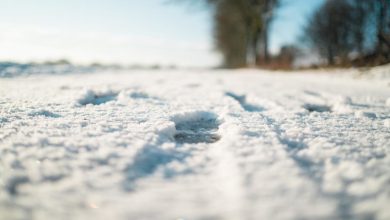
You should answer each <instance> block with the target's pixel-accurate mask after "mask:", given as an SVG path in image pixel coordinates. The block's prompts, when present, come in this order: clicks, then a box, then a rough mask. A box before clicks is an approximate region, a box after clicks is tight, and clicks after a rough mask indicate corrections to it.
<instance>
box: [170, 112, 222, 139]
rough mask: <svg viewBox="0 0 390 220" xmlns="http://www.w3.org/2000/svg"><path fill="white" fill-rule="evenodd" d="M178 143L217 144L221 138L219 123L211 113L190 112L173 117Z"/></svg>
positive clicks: (175, 136)
mask: <svg viewBox="0 0 390 220" xmlns="http://www.w3.org/2000/svg"><path fill="white" fill-rule="evenodd" d="M173 121H174V122H175V127H176V134H175V135H174V138H175V141H176V142H177V143H180V144H183V143H189V144H196V143H215V142H217V141H218V140H219V139H221V137H220V136H219V135H218V133H217V132H218V127H219V122H218V119H217V116H216V115H215V114H214V113H211V112H190V113H183V114H179V115H176V116H174V117H173Z"/></svg>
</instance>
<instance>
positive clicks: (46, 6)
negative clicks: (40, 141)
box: [0, 0, 323, 66]
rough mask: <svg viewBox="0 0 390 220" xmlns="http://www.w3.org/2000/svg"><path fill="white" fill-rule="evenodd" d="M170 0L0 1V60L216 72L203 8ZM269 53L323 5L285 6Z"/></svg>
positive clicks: (296, 2)
mask: <svg viewBox="0 0 390 220" xmlns="http://www.w3.org/2000/svg"><path fill="white" fill-rule="evenodd" d="M167 1H169V0H0V29H1V30H2V31H1V32H0V60H12V61H19V62H27V61H44V60H55V59H61V58H65V59H69V60H71V61H73V62H76V63H91V62H95V61H97V62H103V63H119V64H162V65H170V64H175V65H178V66H215V65H217V64H218V63H219V61H220V56H219V55H218V53H217V52H215V51H214V50H213V42H212V23H211V15H210V12H209V11H208V10H205V9H202V8H200V7H195V6H193V7H191V6H188V5H186V4H178V5H176V4H167V3H166V2H167ZM284 1H285V2H286V5H285V6H284V7H283V8H282V9H280V10H279V12H278V18H277V20H275V23H274V26H273V29H272V33H271V50H272V51H277V50H278V48H279V47H280V46H281V45H283V44H286V43H291V42H293V41H294V40H295V39H296V38H297V36H298V35H299V34H300V32H299V31H300V28H301V26H303V25H304V20H305V18H306V17H307V16H308V15H309V14H310V13H311V12H312V11H313V9H314V8H315V7H318V5H319V4H320V3H321V2H323V0H284Z"/></svg>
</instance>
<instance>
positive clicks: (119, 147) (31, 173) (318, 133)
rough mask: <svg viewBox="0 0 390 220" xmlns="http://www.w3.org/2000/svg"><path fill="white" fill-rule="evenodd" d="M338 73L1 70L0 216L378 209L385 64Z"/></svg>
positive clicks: (380, 215)
mask: <svg viewBox="0 0 390 220" xmlns="http://www.w3.org/2000/svg"><path fill="white" fill-rule="evenodd" d="M345 72H347V73H343V71H337V70H334V71H331V72H330V73H328V72H326V71H320V72H318V73H316V74H314V73H311V72H303V73H269V72H264V71H256V70H237V71H222V70H220V71H155V72H153V71H150V72H147V71H133V72H132V71H129V72H126V73H125V72H122V73H109V72H106V73H95V74H69V75H37V76H28V77H15V78H3V79H0V219H4V220H16V219H38V220H41V219H42V220H46V219H47V220H49V219H56V220H57V219H59V220H62V219H63V220H65V219H72V220H73V219H80V220H81V219H87V220H88V219H92V220H106V219H113V220H114V219H118V220H122V219H123V220H179V219H180V220H263V219H264V220H271V219H273V220H275V219H276V220H278V219H383V220H384V219H390V84H389V80H388V78H386V77H382V76H384V75H386V74H387V75H389V74H388V73H389V72H390V68H389V67H383V68H382V69H381V70H380V72H381V77H359V72H357V71H356V72H354V70H348V71H345Z"/></svg>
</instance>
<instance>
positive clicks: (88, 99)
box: [77, 90, 118, 105]
mask: <svg viewBox="0 0 390 220" xmlns="http://www.w3.org/2000/svg"><path fill="white" fill-rule="evenodd" d="M117 95H118V93H117V92H114V91H111V90H109V91H105V92H96V91H93V90H86V91H85V92H84V93H83V94H82V95H81V96H80V98H79V99H78V100H77V103H78V104H79V105H88V104H92V105H101V104H104V103H106V102H110V101H114V100H116V98H117Z"/></svg>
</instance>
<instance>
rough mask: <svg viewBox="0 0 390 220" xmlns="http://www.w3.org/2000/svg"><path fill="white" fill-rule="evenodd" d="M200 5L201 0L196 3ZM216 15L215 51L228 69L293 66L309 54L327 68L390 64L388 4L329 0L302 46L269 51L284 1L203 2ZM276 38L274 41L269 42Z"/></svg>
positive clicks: (383, 0)
mask: <svg viewBox="0 0 390 220" xmlns="http://www.w3.org/2000/svg"><path fill="white" fill-rule="evenodd" d="M195 1H197V0H195ZM202 2H203V3H205V4H206V5H207V6H208V7H210V8H211V9H212V11H213V23H214V40H215V47H216V49H217V50H218V51H219V52H221V54H222V55H223V64H224V66H225V67H229V68H236V67H245V66H265V67H267V66H271V67H272V64H275V63H276V65H275V66H276V67H277V66H281V65H282V63H287V64H288V65H287V66H289V67H290V66H291V64H292V62H293V60H294V57H296V56H298V55H299V54H302V53H301V52H300V51H302V50H303V49H302V48H304V49H305V50H310V51H311V53H318V54H319V55H320V56H321V57H322V58H323V59H324V60H326V61H327V62H326V64H327V65H331V66H333V65H378V64H383V63H389V62H390V43H389V42H390V34H389V33H390V0H325V2H324V4H323V5H322V6H321V7H320V8H318V9H317V10H316V11H315V12H314V13H313V14H312V16H310V17H309V18H308V21H307V25H306V27H304V28H303V29H302V35H303V36H305V37H304V38H303V40H302V41H300V43H299V44H296V45H288V46H285V47H282V49H281V52H280V54H279V55H271V54H270V52H269V41H270V39H269V37H270V36H269V32H270V25H271V23H272V21H273V20H274V18H275V11H276V10H277V9H278V8H280V7H283V5H284V4H285V1H282V0H202ZM271 40H272V39H271Z"/></svg>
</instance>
